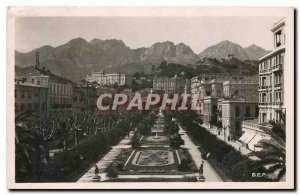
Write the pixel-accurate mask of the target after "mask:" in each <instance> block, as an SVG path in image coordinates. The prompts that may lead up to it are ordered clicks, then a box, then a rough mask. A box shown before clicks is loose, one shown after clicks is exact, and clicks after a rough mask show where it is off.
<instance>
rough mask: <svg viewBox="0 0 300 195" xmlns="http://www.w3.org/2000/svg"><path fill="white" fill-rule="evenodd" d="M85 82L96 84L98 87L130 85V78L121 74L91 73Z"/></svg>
mask: <svg viewBox="0 0 300 195" xmlns="http://www.w3.org/2000/svg"><path fill="white" fill-rule="evenodd" d="M86 81H87V82H90V83H93V82H96V83H98V84H100V85H114V84H118V85H125V84H127V85H128V84H131V82H132V77H131V76H129V75H125V74H122V73H119V72H118V73H103V72H93V73H92V74H91V76H90V75H87V77H86Z"/></svg>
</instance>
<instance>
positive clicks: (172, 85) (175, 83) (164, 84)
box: [153, 76, 186, 94]
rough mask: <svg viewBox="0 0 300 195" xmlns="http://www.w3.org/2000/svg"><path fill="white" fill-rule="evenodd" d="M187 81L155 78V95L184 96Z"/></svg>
mask: <svg viewBox="0 0 300 195" xmlns="http://www.w3.org/2000/svg"><path fill="white" fill-rule="evenodd" d="M185 84H186V81H185V79H183V78H180V77H177V76H175V77H173V78H169V77H165V76H164V77H154V78H153V93H168V94H182V93H184V90H185Z"/></svg>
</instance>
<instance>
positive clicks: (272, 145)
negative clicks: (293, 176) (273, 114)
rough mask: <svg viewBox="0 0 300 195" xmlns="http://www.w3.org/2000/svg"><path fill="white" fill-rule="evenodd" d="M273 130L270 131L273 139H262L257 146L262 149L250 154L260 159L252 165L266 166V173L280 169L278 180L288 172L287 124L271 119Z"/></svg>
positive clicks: (256, 166)
mask: <svg viewBox="0 0 300 195" xmlns="http://www.w3.org/2000/svg"><path fill="white" fill-rule="evenodd" d="M270 123H271V125H272V129H271V130H269V131H268V130H266V131H268V132H267V133H269V134H270V135H271V139H270V140H267V139H262V140H260V141H259V142H258V144H257V145H256V147H259V148H261V150H260V151H252V152H251V153H250V154H249V155H248V156H256V157H258V158H259V159H260V160H257V161H255V162H254V163H253V164H252V166H251V167H253V168H254V167H255V168H259V167H264V168H265V169H266V173H274V172H277V171H278V176H277V180H280V179H281V178H282V176H283V175H284V174H285V172H286V150H285V126H284V124H282V123H279V122H275V121H270Z"/></svg>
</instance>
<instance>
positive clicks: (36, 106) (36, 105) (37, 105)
mask: <svg viewBox="0 0 300 195" xmlns="http://www.w3.org/2000/svg"><path fill="white" fill-rule="evenodd" d="M38 109H39V104H38V103H35V104H34V110H35V111H38Z"/></svg>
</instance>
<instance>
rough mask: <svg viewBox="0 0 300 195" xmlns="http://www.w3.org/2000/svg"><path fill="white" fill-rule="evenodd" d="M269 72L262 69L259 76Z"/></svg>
mask: <svg viewBox="0 0 300 195" xmlns="http://www.w3.org/2000/svg"><path fill="white" fill-rule="evenodd" d="M269 72H270V71H269V70H268V69H263V70H259V73H260V74H266V73H269Z"/></svg>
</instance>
